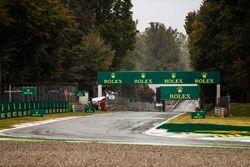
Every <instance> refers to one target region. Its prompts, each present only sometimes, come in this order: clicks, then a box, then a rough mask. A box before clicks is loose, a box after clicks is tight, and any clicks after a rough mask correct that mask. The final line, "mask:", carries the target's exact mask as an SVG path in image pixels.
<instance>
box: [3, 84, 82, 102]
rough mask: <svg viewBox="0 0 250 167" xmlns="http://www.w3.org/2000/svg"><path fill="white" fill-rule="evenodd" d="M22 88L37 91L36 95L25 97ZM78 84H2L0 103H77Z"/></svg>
mask: <svg viewBox="0 0 250 167" xmlns="http://www.w3.org/2000/svg"><path fill="white" fill-rule="evenodd" d="M22 88H32V89H35V94H34V95H23V94H22V91H21V90H22ZM77 88H78V85H77V84H76V83H70V84H69V83H56V84H55V83H53V84H51V83H9V84H2V85H1V91H0V101H9V102H14V101H75V100H76V97H75V96H74V92H75V91H76V90H77Z"/></svg>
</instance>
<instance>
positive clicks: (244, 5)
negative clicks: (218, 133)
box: [185, 0, 250, 98]
mask: <svg viewBox="0 0 250 167" xmlns="http://www.w3.org/2000/svg"><path fill="white" fill-rule="evenodd" d="M249 8H250V3H249V1H247V0H235V1H226V0H219V1H214V0H205V1H204V2H203V4H202V6H201V7H200V9H199V10H198V11H197V12H195V13H194V12H192V13H190V14H188V16H187V18H186V26H185V27H186V31H187V33H188V35H189V44H188V45H189V52H190V55H191V61H192V65H193V67H194V68H195V69H197V70H218V71H221V74H222V86H223V87H222V90H223V92H224V93H227V92H230V93H231V94H232V95H233V96H232V97H233V98H237V97H244V96H245V94H246V93H247V92H249V84H248V83H249V81H250V74H249V72H247V69H249V66H250V64H249V63H250V62H249V51H248V48H249V42H248V41H249V40H250V11H249Z"/></svg>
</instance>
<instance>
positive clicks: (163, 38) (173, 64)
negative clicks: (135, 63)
mask: <svg viewBox="0 0 250 167" xmlns="http://www.w3.org/2000/svg"><path fill="white" fill-rule="evenodd" d="M177 35H178V34H177V31H176V30H173V29H172V28H171V27H169V28H167V29H166V27H165V26H164V25H163V24H161V23H157V22H156V23H150V27H149V28H147V29H146V31H145V36H146V37H145V42H146V46H147V54H148V57H147V64H148V66H147V68H146V69H145V70H154V71H167V70H177V69H178V65H177V63H178V62H179V59H180V47H181V46H180V43H179V42H178V41H177Z"/></svg>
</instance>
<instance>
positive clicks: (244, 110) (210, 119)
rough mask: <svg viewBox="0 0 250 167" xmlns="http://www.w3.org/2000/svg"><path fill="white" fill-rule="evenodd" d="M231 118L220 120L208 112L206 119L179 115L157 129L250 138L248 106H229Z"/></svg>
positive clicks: (236, 104)
mask: <svg viewBox="0 0 250 167" xmlns="http://www.w3.org/2000/svg"><path fill="white" fill-rule="evenodd" d="M231 110H232V115H233V116H232V117H226V118H220V117H216V116H214V112H213V111H210V112H208V115H207V117H206V119H191V113H187V114H184V115H181V116H179V117H177V118H175V119H173V120H171V121H169V122H168V123H166V124H164V125H162V126H160V127H158V128H159V129H167V130H168V132H193V133H213V134H238V135H245V136H250V104H238V103H232V104H231Z"/></svg>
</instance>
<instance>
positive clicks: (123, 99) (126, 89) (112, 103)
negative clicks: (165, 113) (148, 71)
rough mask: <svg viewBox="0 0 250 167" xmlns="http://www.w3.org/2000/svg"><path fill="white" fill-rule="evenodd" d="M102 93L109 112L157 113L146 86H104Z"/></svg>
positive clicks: (149, 90)
mask: <svg viewBox="0 0 250 167" xmlns="http://www.w3.org/2000/svg"><path fill="white" fill-rule="evenodd" d="M103 92H104V95H105V96H106V101H107V104H108V107H109V109H111V110H129V111H159V109H158V108H156V106H155V101H154V96H155V92H154V91H153V90H152V89H150V88H149V87H148V85H105V86H104V91H103Z"/></svg>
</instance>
